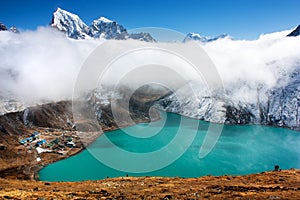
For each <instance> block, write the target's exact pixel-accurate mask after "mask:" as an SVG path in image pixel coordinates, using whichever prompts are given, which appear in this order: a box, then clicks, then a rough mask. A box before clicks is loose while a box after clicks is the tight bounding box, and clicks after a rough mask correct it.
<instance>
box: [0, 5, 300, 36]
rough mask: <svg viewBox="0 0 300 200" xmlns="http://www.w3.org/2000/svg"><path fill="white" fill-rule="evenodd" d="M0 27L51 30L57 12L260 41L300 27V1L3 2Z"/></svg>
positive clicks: (127, 25)
mask: <svg viewBox="0 0 300 200" xmlns="http://www.w3.org/2000/svg"><path fill="white" fill-rule="evenodd" d="M0 5H1V12H0V22H3V23H4V24H6V25H7V26H12V25H15V26H17V27H18V28H20V29H23V30H26V29H33V30H34V29H36V28H37V27H38V26H44V25H47V24H49V22H50V21H51V17H52V12H53V11H54V10H55V9H56V8H57V7H61V8H62V9H65V10H68V11H70V12H73V13H75V14H78V15H79V16H80V17H81V19H82V20H83V21H84V22H85V23H86V24H90V23H91V22H92V20H93V19H96V18H98V17H100V16H105V17H107V18H110V19H112V20H115V21H117V22H118V23H119V24H122V25H123V26H124V27H125V28H127V29H133V28H139V27H164V28H170V29H174V30H177V31H179V32H182V33H184V34H186V33H188V32H196V33H200V34H201V35H205V36H216V35H219V34H221V33H227V34H229V35H231V36H232V37H234V38H236V39H255V38H257V37H258V36H259V35H260V34H262V33H270V32H275V31H281V30H286V29H292V28H294V27H296V26H297V25H299V24H300V12H299V9H300V0H205V1H204V0H180V1H179V0H147V1H143V0H105V1H104V0H0Z"/></svg>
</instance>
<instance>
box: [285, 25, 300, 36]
mask: <svg viewBox="0 0 300 200" xmlns="http://www.w3.org/2000/svg"><path fill="white" fill-rule="evenodd" d="M298 35H300V25H299V26H297V28H296V29H295V30H293V31H292V32H291V33H290V34H288V35H287V37H296V36H298Z"/></svg>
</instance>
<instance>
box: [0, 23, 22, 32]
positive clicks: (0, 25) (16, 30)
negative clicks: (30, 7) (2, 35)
mask: <svg viewBox="0 0 300 200" xmlns="http://www.w3.org/2000/svg"><path fill="white" fill-rule="evenodd" d="M0 31H11V32H13V33H20V31H19V30H18V29H17V28H16V27H15V26H12V27H10V29H7V27H6V26H5V25H4V24H3V23H1V22H0Z"/></svg>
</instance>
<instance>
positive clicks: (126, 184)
mask: <svg viewBox="0 0 300 200" xmlns="http://www.w3.org/2000/svg"><path fill="white" fill-rule="evenodd" d="M0 199H300V170H295V169H291V170H283V171H276V172H275V171H274V172H262V173H260V174H253V175H247V176H219V177H214V176H206V177H201V178H162V177H139V178H135V177H122V178H109V179H105V180H100V181H84V182H80V183H78V182H65V183H63V182H39V181H21V180H9V179H0Z"/></svg>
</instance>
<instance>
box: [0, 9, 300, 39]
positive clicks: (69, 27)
mask: <svg viewBox="0 0 300 200" xmlns="http://www.w3.org/2000/svg"><path fill="white" fill-rule="evenodd" d="M50 26H51V27H53V28H56V29H57V30H59V31H62V32H64V33H65V34H66V36H67V37H69V38H72V39H77V40H80V39H81V40H82V39H83V40H84V39H108V40H109V39H115V40H126V39H133V40H140V41H145V42H156V40H155V39H154V38H153V37H152V36H151V35H150V33H128V31H127V30H126V28H124V26H122V25H120V24H118V23H117V22H115V21H113V20H110V19H107V18H105V17H103V16H102V17H99V18H98V19H95V20H94V21H93V22H92V23H91V24H90V25H89V26H88V25H86V24H85V23H84V22H83V21H82V20H81V19H80V17H79V16H78V15H76V14H73V13H71V12H69V11H66V10H63V9H61V8H57V9H56V11H55V12H54V13H53V15H52V20H51V23H50ZM0 31H11V32H14V33H19V32H20V31H19V30H18V29H17V28H16V27H15V26H12V27H11V28H10V29H8V28H7V27H6V26H5V25H4V24H3V23H1V22H0ZM298 35H300V25H299V26H298V27H297V28H296V29H295V30H293V31H292V32H291V33H289V34H288V35H287V36H288V37H295V36H298ZM222 38H231V37H230V36H229V35H227V34H225V33H223V34H221V35H219V36H217V37H207V36H201V35H200V34H198V33H193V32H190V33H188V34H187V35H186V36H185V38H184V39H183V41H182V42H188V41H199V42H203V43H207V42H212V41H216V40H219V39H222Z"/></svg>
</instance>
